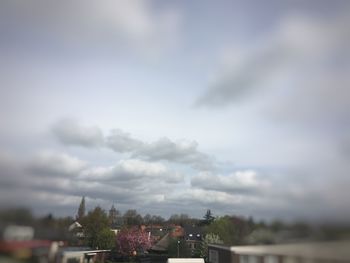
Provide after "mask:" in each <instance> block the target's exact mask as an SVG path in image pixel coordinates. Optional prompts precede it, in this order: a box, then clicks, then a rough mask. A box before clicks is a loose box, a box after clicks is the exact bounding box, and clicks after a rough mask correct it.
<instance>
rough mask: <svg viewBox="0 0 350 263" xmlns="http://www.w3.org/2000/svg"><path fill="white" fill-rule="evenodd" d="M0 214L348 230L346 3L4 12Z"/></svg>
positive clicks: (7, 5)
mask: <svg viewBox="0 0 350 263" xmlns="http://www.w3.org/2000/svg"><path fill="white" fill-rule="evenodd" d="M0 5H1V6H0V39H1V41H0V57H1V60H0V92H1V93H0V94H1V96H0V206H1V207H8V206H12V207H14V206H27V207H30V208H32V209H33V210H34V211H35V212H36V213H38V214H44V213H49V212H52V213H54V214H55V215H74V214H75V213H76V210H77V207H78V205H79V202H80V200H81V197H82V196H86V202H87V204H88V208H92V207H94V206H95V205H101V206H102V207H103V208H105V209H109V208H110V206H111V205H112V204H113V203H114V204H116V206H117V207H118V208H119V209H120V210H122V211H125V210H126V209H137V210H138V211H139V212H141V213H143V214H144V213H152V214H159V215H162V216H164V217H168V216H169V215H171V214H173V213H188V214H190V215H191V216H195V217H202V216H203V215H204V213H205V211H206V209H211V210H212V211H213V213H214V214H215V215H223V214H238V215H245V216H248V215H252V216H254V217H255V218H263V219H271V218H281V219H287V220H294V219H307V220H333V221H347V220H349V219H350V205H349V202H348V200H350V192H349V190H348V188H349V186H350V177H349V170H350V135H349V134H350V121H349V120H350V119H349V116H350V107H349V105H350V89H349V87H350V85H349V84H350V48H349V47H350V15H349V14H350V2H349V1H294V0H293V1H278V0H276V1H272V0H271V1H258V0H257V1H250V0H249V1H225V0H223V1H206V0H200V1H199V0H198V1H197V0H194V1H160V0H155V1H151V0H149V1H142V0H141V1H136V0H128V1H122V0H120V1H112V0H105V1H97V0H96V1H55V2H50V1H16V0H14V1H2V2H1V4H0Z"/></svg>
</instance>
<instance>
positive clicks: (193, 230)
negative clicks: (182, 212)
mask: <svg viewBox="0 0 350 263" xmlns="http://www.w3.org/2000/svg"><path fill="white" fill-rule="evenodd" d="M184 240H185V242H186V244H187V245H188V247H189V248H190V250H191V253H192V254H194V253H195V251H196V250H198V249H200V247H201V245H202V240H203V229H202V228H201V227H198V226H193V225H187V226H185V227H184Z"/></svg>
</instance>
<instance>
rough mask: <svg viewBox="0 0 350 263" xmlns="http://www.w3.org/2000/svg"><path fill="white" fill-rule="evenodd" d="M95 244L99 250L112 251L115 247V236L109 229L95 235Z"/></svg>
mask: <svg viewBox="0 0 350 263" xmlns="http://www.w3.org/2000/svg"><path fill="white" fill-rule="evenodd" d="M96 239H97V240H96V244H97V246H98V248H99V249H112V248H114V247H115V234H114V232H113V231H111V230H110V229H109V228H104V229H102V230H101V231H100V232H98V233H97V237H96Z"/></svg>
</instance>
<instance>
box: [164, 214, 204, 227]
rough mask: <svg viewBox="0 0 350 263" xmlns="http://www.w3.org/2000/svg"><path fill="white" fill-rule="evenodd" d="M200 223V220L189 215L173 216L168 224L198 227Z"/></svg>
mask: <svg viewBox="0 0 350 263" xmlns="http://www.w3.org/2000/svg"><path fill="white" fill-rule="evenodd" d="M199 221H200V220H198V219H195V218H191V217H190V216H189V215H187V214H173V215H171V216H170V218H169V219H168V223H171V224H176V225H181V226H185V225H197V224H198V222H199Z"/></svg>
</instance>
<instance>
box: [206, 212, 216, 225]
mask: <svg viewBox="0 0 350 263" xmlns="http://www.w3.org/2000/svg"><path fill="white" fill-rule="evenodd" d="M214 219H215V218H214V216H213V214H212V213H211V211H210V209H208V210H207V212H206V213H205V215H204V223H205V224H206V225H209V224H211V223H212V222H213V221H214Z"/></svg>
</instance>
